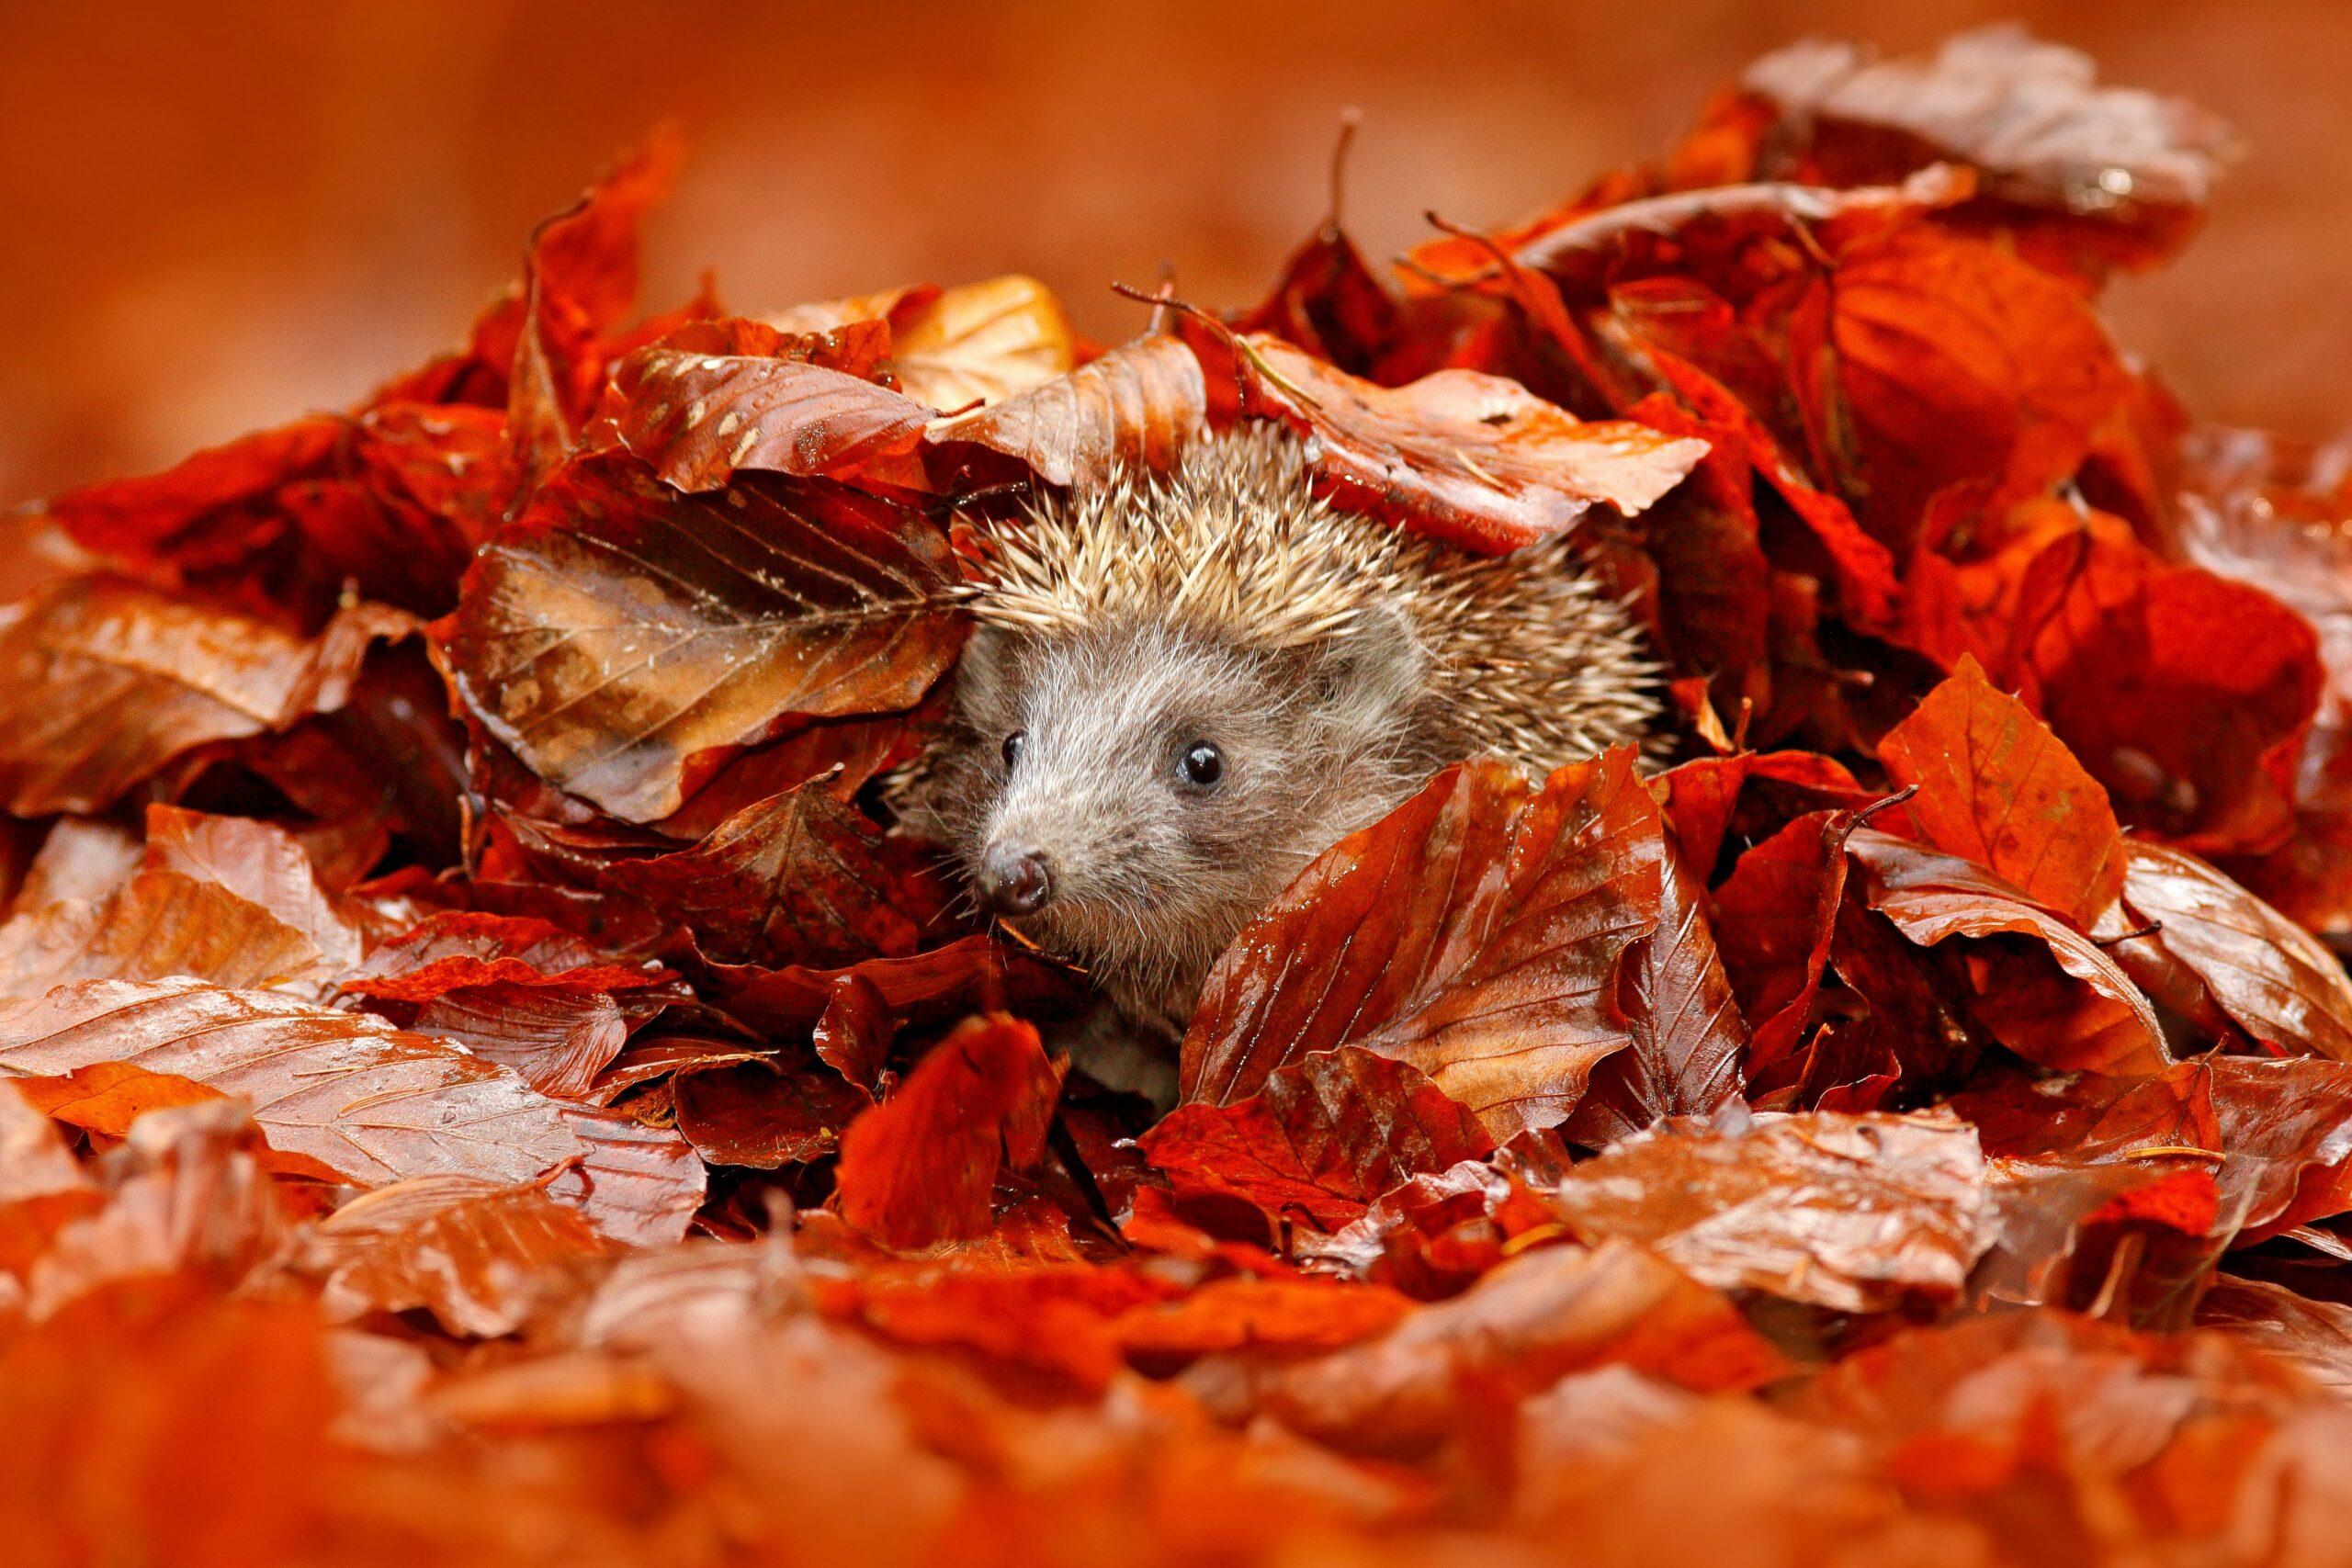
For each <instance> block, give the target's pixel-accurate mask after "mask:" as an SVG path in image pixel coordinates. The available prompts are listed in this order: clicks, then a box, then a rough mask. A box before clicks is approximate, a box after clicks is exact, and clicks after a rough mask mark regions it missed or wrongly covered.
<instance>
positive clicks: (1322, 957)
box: [1182, 750, 1666, 1138]
mask: <svg viewBox="0 0 2352 1568" xmlns="http://www.w3.org/2000/svg"><path fill="white" fill-rule="evenodd" d="M1665 861H1666V842H1665V829H1664V822H1663V819H1662V818H1660V816H1659V814H1658V809H1657V804H1656V803H1655V802H1654V801H1652V800H1651V798H1650V796H1649V795H1648V793H1647V792H1646V791H1645V789H1644V788H1643V787H1642V784H1641V783H1640V781H1639V780H1638V779H1637V778H1635V776H1634V768H1633V760H1632V756H1631V754H1630V753H1629V752H1627V751H1623V750H1619V751H1614V752H1611V753H1610V754H1609V755H1608V756H1606V757H1603V758H1600V759H1596V760H1595V761H1590V762H1580V763H1576V764H1573V765H1571V766H1569V767H1566V768H1563V769H1562V770H1561V771H1560V772H1559V773H1555V775H1553V778H1552V780H1551V782H1550V783H1549V784H1546V785H1545V786H1544V789H1543V790H1541V791H1540V792H1539V791H1536V790H1534V789H1532V788H1531V787H1530V786H1529V784H1527V783H1526V781H1525V779H1524V778H1523V777H1522V776H1521V774H1520V773H1517V772H1516V771H1515V770H1513V769H1511V768H1510V767H1508V766H1507V765H1505V764H1502V763H1499V762H1491V761H1478V762H1469V763H1464V764H1462V765H1460V766H1457V767H1454V768H1451V769H1448V770H1447V771H1446V772H1444V773H1441V774H1439V775H1438V777H1437V778H1436V779H1435V780H1434V781H1432V782H1431V783H1430V784H1429V785H1428V786H1427V787H1426V788H1424V789H1423V790H1422V791H1421V792H1420V793H1419V795H1415V796H1414V797H1413V798H1412V799H1411V800H1408V801H1407V802H1406V803H1405V804H1404V805H1403V806H1400V807H1397V809H1396V810H1395V811H1393V812H1391V813H1390V814H1389V815H1388V816H1387V817H1386V818H1384V819H1382V820H1381V821H1380V822H1378V823H1375V824H1374V826H1372V827H1370V828H1368V829H1364V830H1363V831H1362V832H1360V833H1357V834H1355V835H1353V836H1351V837H1350V838H1348V839H1346V840H1341V842H1340V844H1339V845H1337V846H1336V847H1334V848H1333V849H1331V850H1330V851H1329V852H1326V853H1325V854H1324V855H1323V856H1322V857H1321V858H1319V859H1318V860H1317V861H1316V862H1315V863H1314V864H1312V865H1310V866H1309V867H1307V869H1306V871H1305V872H1303V873H1301V874H1300V875H1299V877H1298V879H1297V880H1296V881H1295V882H1294V883H1292V884H1291V886H1289V888H1287V889H1286V890H1285V891H1284V892H1283V895H1282V897H1279V898H1277V899H1276V900H1275V901H1274V902H1273V904H1272V905H1271V906H1270V907H1269V908H1267V910H1266V912H1265V913H1264V914H1262V915H1261V916H1259V917H1258V919H1256V920H1254V921H1253V922H1251V924H1250V926H1249V927H1248V928H1247V929H1246V930H1245V931H1243V932H1242V934H1241V936H1240V937H1239V938H1238V940H1237V941H1236V942H1235V943H1234V945H1233V946H1232V948H1230V949H1229V950H1228V951H1227V953H1226V955H1225V957H1224V958H1222V959H1221V960H1219V962H1218V964H1217V966H1216V969H1215V970H1214V971H1213V972H1212V973H1211V975H1210V976H1209V980H1208V984H1207V987H1205V989H1204V992H1203V994H1202V998H1201V1007H1200V1010H1199V1012H1198V1013H1197V1014H1195V1015H1194V1017H1193V1025H1192V1030H1191V1032H1189V1033H1188V1034H1187V1035H1186V1036H1185V1040H1184V1049H1183V1058H1182V1084H1183V1094H1184V1098H1185V1099H1186V1100H1197V1101H1206V1102H1208V1103H1210V1104H1231V1103H1232V1102H1233V1101H1235V1100H1241V1099H1244V1098H1246V1097H1248V1096H1250V1095H1251V1094H1255V1093H1256V1092H1258V1090H1259V1089H1261V1088H1263V1087H1264V1085H1265V1083H1266V1080H1267V1078H1268V1077H1269V1076H1270V1075H1271V1074H1272V1072H1273V1071H1274V1070H1275V1069H1276V1068H1277V1067H1280V1066H1283V1065H1284V1064H1286V1063H1290V1062H1295V1061H1297V1060H1299V1059H1300V1058H1302V1057H1304V1056H1306V1055H1308V1054H1310V1053H1312V1052H1317V1051H1329V1050H1333V1049H1336V1048H1337V1047H1339V1046H1341V1045H1357V1046H1361V1047H1363V1049H1365V1050H1368V1051H1372V1052H1374V1053H1376V1054H1378V1055H1385V1056H1394V1057H1396V1058H1397V1060H1399V1061H1402V1062H1405V1063H1408V1065H1410V1066H1414V1067H1416V1068H1418V1069H1419V1070H1420V1071H1421V1072H1422V1073H1424V1074H1426V1075H1427V1076H1428V1077H1429V1078H1430V1082H1431V1083H1433V1084H1435V1085H1436V1086H1437V1088H1438V1089H1439V1090H1440V1091H1442V1093H1444V1094H1445V1095H1446V1096H1447V1097H1448V1098H1450V1099H1452V1100H1455V1101H1457V1102H1458V1103H1460V1104H1462V1105H1464V1106H1467V1107H1468V1108H1469V1109H1470V1110H1472V1111H1475V1112H1476V1113H1477V1115H1478V1117H1479V1119H1480V1120H1481V1121H1482V1122H1485V1123H1486V1126H1487V1131H1488V1132H1489V1134H1493V1135H1494V1136H1496V1137H1498V1138H1508V1137H1510V1135H1511V1134H1515V1133H1517V1132H1519V1131H1521V1129H1523V1128H1526V1127H1532V1126H1535V1127H1540V1126H1547V1125H1549V1124H1551V1123H1553V1122H1557V1121H1559V1120H1560V1119H1561V1117H1563V1116H1564V1115H1566V1113H1567V1111H1569V1110H1570V1109H1571V1108H1572V1107H1573V1106H1574V1105H1575V1103H1576V1101H1577V1098H1578V1097H1579V1095H1581V1094H1582V1092H1583V1090H1584V1086H1585V1082H1586V1080H1587V1078H1588V1077H1589V1075H1590V1073H1591V1072H1592V1069H1593V1067H1594V1066H1595V1064H1597V1063H1598V1062H1600V1060H1601V1058H1603V1057H1605V1056H1607V1055H1610V1054H1611V1052H1614V1051H1617V1050H1620V1049H1623V1047H1624V1046H1625V1045H1626V1044H1628V1043H1630V1041H1631V1035H1630V1033H1629V1032H1628V1029H1627V1026H1626V1025H1625V1023H1624V1022H1623V1020H1622V1018H1621V1017H1619V1016H1618V1015H1617V1014H1616V1012H1615V1010H1614V995H1613V993H1614V988H1615V984H1616V974H1617V968H1618V963H1619V960H1620V958H1621V957H1622V956H1623V954H1624V953H1625V951H1626V949H1628V948H1629V947H1631V946H1632V945H1633V944H1634V942H1638V941H1639V940H1641V939H1642V938H1643V937H1645V936H1646V935H1648V934H1649V933H1650V932H1651V931H1655V930H1657V923H1658V901H1659V896H1660V887H1661V885H1662V883H1661V879H1662V877H1663V874H1664V866H1665Z"/></svg>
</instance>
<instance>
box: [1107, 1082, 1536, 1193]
mask: <svg viewBox="0 0 2352 1568" xmlns="http://www.w3.org/2000/svg"><path fill="white" fill-rule="evenodd" d="M1493 1150H1494V1143H1493V1141H1492V1140H1491V1139H1489V1138H1488V1137H1487V1134H1486V1131H1485V1129H1483V1128H1482V1127H1481V1126H1480V1125H1479V1124H1478V1119H1477V1118H1476V1117H1475V1116H1473V1115H1472V1114H1471V1113H1470V1112H1469V1111H1465V1110H1464V1109H1463V1108H1462V1107H1461V1106H1459V1105H1456V1104H1455V1103H1454V1102H1453V1100H1448V1099H1447V1098H1446V1097H1445V1095H1444V1093H1443V1092H1442V1091H1441V1090H1440V1089H1438V1088H1437V1087H1436V1086H1435V1085H1433V1084H1431V1083H1430V1080H1429V1079H1428V1078H1426V1077H1422V1076H1421V1075H1420V1074H1419V1072H1417V1071H1415V1070H1414V1069H1413V1068H1412V1067H1410V1066H1406V1065H1405V1064H1404V1063H1402V1062H1397V1061H1391V1060H1389V1059H1387V1058H1385V1057H1383V1056H1376V1055H1373V1054H1372V1053H1370V1052H1368V1051H1363V1050H1358V1049H1356V1048H1354V1047H1352V1046H1341V1047H1340V1049H1338V1050H1336V1051H1318V1052H1317V1053H1315V1054H1314V1055H1308V1056H1304V1057H1301V1058H1299V1059H1298V1060H1296V1061H1293V1062H1290V1063H1287V1064H1286V1065H1284V1066H1282V1067H1279V1068H1277V1069H1276V1070H1275V1071H1274V1072H1272V1074H1270V1075H1269V1076H1268V1077H1267V1078H1266V1081H1265V1083H1264V1085H1263V1086H1262V1087H1261V1089H1259V1090H1258V1091H1257V1092H1256V1093H1255V1094H1253V1095H1251V1096H1250V1098H1249V1099H1247V1100H1237V1101H1233V1102H1230V1103H1227V1104H1224V1105H1185V1106H1180V1107H1179V1108H1178V1109H1177V1110H1176V1111H1175V1112H1174V1113H1173V1114H1171V1115H1170V1116H1169V1117H1167V1118H1166V1119H1165V1120H1163V1121H1162V1122H1160V1123H1159V1125H1158V1126H1157V1127H1154V1128H1153V1129H1152V1130H1151V1131H1150V1132H1149V1133H1148V1134H1145V1135H1144V1139H1143V1151H1144V1156H1145V1157H1146V1158H1148V1159H1149V1160H1150V1161H1151V1163H1152V1164H1153V1165H1154V1166H1157V1167H1158V1168H1159V1169H1161V1170H1162V1171H1165V1172H1166V1173H1167V1174H1168V1176H1169V1177H1170V1179H1171V1180H1172V1181H1173V1182H1174V1183H1175V1186H1176V1190H1177V1191H1178V1192H1179V1193H1193V1194H1213V1195H1220V1196H1226V1197H1232V1198H1238V1199H1240V1200H1241V1201H1244V1202H1247V1203H1252V1204H1255V1205H1256V1206H1257V1207H1258V1208H1260V1209H1261V1210H1263V1211H1264V1212H1265V1213H1267V1214H1268V1215H1270V1216H1272V1217H1275V1218H1281V1217H1283V1216H1286V1215H1289V1214H1292V1213H1297V1214H1300V1215H1303V1216H1305V1218H1306V1220H1307V1221H1308V1222H1309V1223H1310V1224H1315V1225H1317V1226H1320V1227H1321V1228H1322V1229H1324V1230H1327V1231H1328V1230H1337V1229H1338V1228H1339V1227H1340V1226H1341V1225H1343V1224H1347V1223H1348V1222H1349V1221H1351V1220H1353V1219H1355V1218H1357V1217H1358V1216H1359V1215H1361V1214H1362V1213H1363V1212H1364V1209H1365V1208H1366V1206H1368V1205H1369V1204H1370V1203H1371V1202H1372V1201H1373V1200H1374V1199H1376V1198H1378V1197H1379V1196H1380V1195H1381V1194H1382V1193H1384V1192H1386V1191H1387V1190H1389V1189H1391V1188H1393V1187H1396V1186H1397V1185H1398V1184H1399V1183H1401V1182H1403V1181H1404V1180H1405V1179H1407V1178H1408V1177H1411V1176H1414V1175H1417V1174H1419V1173H1420V1172H1423V1171H1436V1170H1443V1169H1446V1168H1448V1167H1450V1166H1453V1165H1454V1164H1456V1163H1457V1162H1459V1161H1462V1160H1465V1159H1481V1158H1484V1157H1485V1156H1487V1155H1488V1154H1490V1153H1492V1152H1493Z"/></svg>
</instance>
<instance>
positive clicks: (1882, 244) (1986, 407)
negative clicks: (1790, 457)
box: [1790, 223, 2134, 549]
mask: <svg viewBox="0 0 2352 1568" xmlns="http://www.w3.org/2000/svg"><path fill="white" fill-rule="evenodd" d="M1792 340H1793V341H1792V344H1791V348H1790V353H1791V355H1792V359H1793V360H1794V361H1795V362H1796V363H1798V364H1801V365H1820V366H1822V367H1824V368H1823V369H1822V370H1821V371H1820V372H1818V373H1813V374H1808V375H1806V376H1804V377H1801V378H1799V380H1798V388H1799V391H1800V393H1801V394H1803V395H1804V399H1805V401H1806V404H1807V407H1806V416H1807V420H1808V422H1809V423H1810V424H1811V427H1812V431H1813V438H1814V441H1815V446H1816V451H1817V453H1819V454H1822V455H1825V456H1827V457H1831V458H1832V459H1833V460H1831V461H1829V462H1827V463H1826V464H1824V465H1823V466H1824V467H1825V468H1826V471H1827V472H1829V473H1830V474H1832V475H1833V476H1834V477H1836V478H1837V479H1838V480H1839V481H1840V482H1841V488H1842V489H1844V491H1846V493H1847V494H1849V495H1853V496H1858V497H1860V498H1862V501H1861V505H1862V509H1863V512H1864V514H1865V516H1866V518H1867V519H1868V520H1869V521H1870V523H1871V531H1872V532H1873V533H1875V534H1876V535H1877V536H1879V537H1880V538H1882V539H1885V540H1888V541H1889V542H1891V543H1893V544H1894V545H1895V546H1896V547H1898V549H1900V548H1901V547H1903V546H1904V545H1905V544H1906V543H1907V542H1908V539H1907V534H1908V525H1909V523H1910V521H1911V520H1912V519H1915V518H1917V516H1918V514H1919V512H1920V509H1921V508H1922V507H1923V506H1924V505H1925V504H1926V502H1927V501H1928V498H1929V497H1931V496H1932V495H1934V494H1935V493H1936V492H1937V491H1941V490H1944V489H1946V488H1948V487H1950V486H1952V485H1957V484H1967V483H1976V484H1982V485H1984V486H1986V487H1987V488H1988V489H1989V491H1991V492H1992V494H1993V496H1994V498H1995V499H1996V501H2015V500H2021V499H2023V498H2026V497H2029V496H2036V495H2040V494H2042V493H2043V492H2044V491H2047V490H2048V489H2049V488H2050V486H2051V485H2052V484H2054V483H2055V482H2057V481H2058V480H2060V479H2064V478H2066V477H2067V476H2068V475H2070V474H2072V473H2073V472H2074V471H2075V468H2076V466H2077V465H2079V464H2080V463H2081V462H2082V460H2083V457H2084V456H2085V455H2086V453H2087V452H2088V451H2089V450H2090V447H2091V441H2092V437H2093V435H2094V434H2095V433H2096V432H2097V431H2098V429H2099V427H2100V426H2101V425H2103V424H2104V423H2107V422H2108V421H2109V420H2110V419H2112V418H2115V417H2116V416H2117V415H2118V413H2119V412H2120V411H2121V410H2122V409H2123V408H2124V406H2125V405H2126V404H2127V403H2128V402H2129V401H2130V400H2131V398H2132V396H2133V390H2134V383H2133V380H2132V378H2131V373H2130V372H2129V371H2127V370H2126V369H2125V368H2124V367H2123V365H2122V363H2121V361H2120V359H2119V358H2118V357H2117V355H2116V353H2115V350H2114V348H2113V346H2112V345H2111V344H2109V342H2108V339H2107V333H2106V332H2105V330H2104V329H2103V328H2102V327H2101V326H2100V325H2099V322H2098V318H2097V317H2096V316H2095V315H2093V314H2092V312H2091V310H2090V307H2089V306H2088V305H2087V304H2086V303H2085V301H2084V300H2083V298H2082V296H2081V295H2080V294H2079V293H2077V292H2076V291H2075V289H2073V288H2069V287H2068V286H2067V285H2066V284H2064V283H2063V282H2061V281H2059V280H2058V279H2056V278H2054V277H2052V276H2050V275H2049V274H2047V273H2045V272H2042V271H2041V270H2040V269H2039V268H2037V267H2035V266H2033V265H2030V263H2027V262H2023V261H2020V260H2018V258H2017V257H2016V256H2014V255H2012V254H2009V253H2007V252H2006V251H2004V250H2002V249H2001V248H2000V247H1999V246H1997V245H1995V244H1993V243H1988V242H1985V241H1982V240H1973V239H1967V238H1963V237H1961V236H1959V235H1955V234H1951V233H1949V232H1946V231H1941V230H1939V229H1936V228H1933V227H1931V226H1929V225H1928V224H1924V223H1911V224H1906V225H1903V226H1900V227H1897V228H1894V229H1892V230H1889V231H1883V232H1881V233H1876V234H1872V235H1870V236H1868V237H1866V238H1864V239H1862V240H1860V241H1859V242H1857V243H1854V244H1852V245H1850V246H1849V247H1848V248H1846V249H1845V250H1844V251H1843V252H1842V253H1841V254H1838V258H1837V262H1836V265H1835V266H1834V268H1833V269H1832V270H1831V272H1830V273H1829V275H1828V276H1827V277H1826V279H1825V280H1823V281H1821V282H1819V283H1817V284H1816V285H1815V292H1814V293H1813V295H1812V296H1811V297H1810V299H1808V301H1807V303H1806V304H1805V305H1804V307H1802V308H1801V309H1800V310H1799V312H1798V315H1797V319H1796V322H1795V324H1794V326H1793V328H1792Z"/></svg>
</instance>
